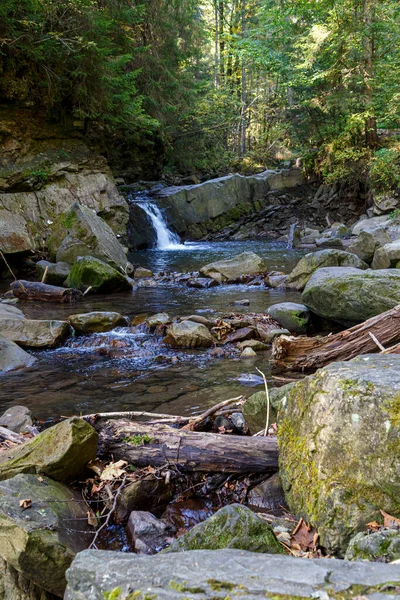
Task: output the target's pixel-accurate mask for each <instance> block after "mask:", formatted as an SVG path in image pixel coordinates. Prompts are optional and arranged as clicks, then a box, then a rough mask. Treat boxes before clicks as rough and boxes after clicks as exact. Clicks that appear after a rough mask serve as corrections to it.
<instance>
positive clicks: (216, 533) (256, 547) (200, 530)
mask: <svg viewBox="0 0 400 600" xmlns="http://www.w3.org/2000/svg"><path fill="white" fill-rule="evenodd" d="M220 548H238V549H240V550H249V551H250V552H266V553H268V554H283V553H284V550H283V548H282V546H281V545H280V543H279V542H278V540H277V539H276V537H275V534H274V532H273V531H272V528H271V526H270V525H269V523H267V522H266V521H263V520H262V519H260V517H258V516H257V515H256V514H255V513H253V511H252V510H250V509H249V508H247V507H246V506H242V505H241V504H231V505H229V506H224V508H221V509H220V510H218V511H217V512H216V513H215V514H214V515H213V516H212V517H210V518H209V519H207V520H206V521H203V522H202V523H199V524H198V525H195V526H194V527H193V528H192V529H190V531H188V532H187V533H185V534H184V535H183V536H181V537H180V538H178V539H177V540H176V541H175V542H173V543H172V544H171V546H169V548H168V549H167V550H166V552H187V551H188V550H218V549H220Z"/></svg>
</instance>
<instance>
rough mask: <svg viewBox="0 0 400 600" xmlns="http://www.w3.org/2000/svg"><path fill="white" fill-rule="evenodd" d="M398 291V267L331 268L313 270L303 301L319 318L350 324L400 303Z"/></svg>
mask: <svg viewBox="0 0 400 600" xmlns="http://www.w3.org/2000/svg"><path fill="white" fill-rule="evenodd" d="M399 294H400V272H399V271H397V269H388V270H381V271H370V270H369V271H361V270H360V269H352V268H350V267H347V268H346V267H331V268H326V269H318V271H316V273H314V275H313V276H312V277H311V279H310V281H309V282H308V283H307V285H306V288H305V290H304V292H303V295H302V301H303V302H304V304H305V305H306V306H308V308H309V309H310V310H311V311H312V312H314V313H315V314H317V315H319V316H320V317H325V318H327V319H330V320H332V321H336V322H338V323H342V324H344V325H351V324H354V323H360V322H362V321H366V320H367V319H369V318H371V317H373V316H375V315H379V314H380V313H382V312H385V311H386V310H389V309H390V308H393V307H394V306H397V304H398V303H399Z"/></svg>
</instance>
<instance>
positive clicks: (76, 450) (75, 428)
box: [0, 417, 98, 481]
mask: <svg viewBox="0 0 400 600" xmlns="http://www.w3.org/2000/svg"><path fill="white" fill-rule="evenodd" d="M97 438H98V435H97V432H96V431H95V430H94V429H93V427H92V426H91V425H89V424H88V423H86V421H84V420H83V419H79V418H78V417H73V418H71V419H66V420H65V421H62V422H61V423H58V424H57V425H54V426H53V427H50V428H49V429H46V430H45V431H43V432H42V433H40V434H39V435H38V436H36V437H35V438H34V439H33V440H30V441H29V442H26V443H25V444H22V445H21V446H16V447H14V448H11V449H10V450H7V451H6V452H2V453H0V481H3V480H5V479H10V478H11V477H14V476H15V475H18V474H19V473H40V474H44V475H48V476H49V477H51V478H52V479H55V480H56V481H73V480H74V479H75V478H76V477H78V476H79V475H80V474H81V473H82V472H83V470H84V469H85V467H86V465H87V463H88V462H89V461H91V460H94V459H95V458H96V453H97Z"/></svg>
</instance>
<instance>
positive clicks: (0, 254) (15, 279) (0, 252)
mask: <svg viewBox="0 0 400 600" xmlns="http://www.w3.org/2000/svg"><path fill="white" fill-rule="evenodd" d="M0 256H1V258H2V259H3V260H4V262H5V263H6V267H7V268H8V270H9V271H10V273H11V275H12V276H13V277H14V281H17V278H16V277H15V275H14V273H13V272H12V269H11V267H10V265H9V264H8V262H7V261H6V257H5V256H4V254H3V253H2V251H1V250H0Z"/></svg>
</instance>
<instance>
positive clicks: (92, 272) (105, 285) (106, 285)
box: [66, 256, 132, 294]
mask: <svg viewBox="0 0 400 600" xmlns="http://www.w3.org/2000/svg"><path fill="white" fill-rule="evenodd" d="M66 285H67V287H72V288H77V289H80V290H83V291H84V290H86V289H87V288H88V287H91V288H92V290H91V291H93V292H97V293H99V294H107V293H110V292H123V291H127V290H131V289H132V284H131V283H130V281H129V280H128V278H127V277H126V276H125V275H123V274H122V273H120V272H119V271H116V270H115V269H113V268H112V267H110V265H107V264H106V263H105V262H103V261H101V260H99V259H98V258H94V257H93V256H81V257H79V258H77V259H76V261H75V262H74V264H73V265H72V269H71V272H70V274H69V276H68V279H67V281H66Z"/></svg>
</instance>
